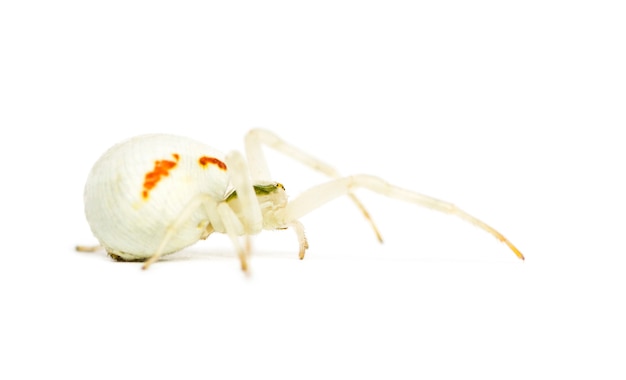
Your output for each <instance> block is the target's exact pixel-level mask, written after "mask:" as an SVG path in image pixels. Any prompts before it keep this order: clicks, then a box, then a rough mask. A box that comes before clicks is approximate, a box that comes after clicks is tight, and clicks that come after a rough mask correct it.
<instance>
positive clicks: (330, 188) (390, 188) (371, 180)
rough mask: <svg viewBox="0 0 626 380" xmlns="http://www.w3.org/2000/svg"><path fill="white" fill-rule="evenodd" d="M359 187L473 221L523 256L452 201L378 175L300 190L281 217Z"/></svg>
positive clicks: (304, 211)
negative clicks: (401, 186)
mask: <svg viewBox="0 0 626 380" xmlns="http://www.w3.org/2000/svg"><path fill="white" fill-rule="evenodd" d="M358 187H362V188H366V189H368V190H371V191H373V192H376V193H379V194H381V195H385V196H387V197H390V198H395V199H398V200H401V201H404V202H409V203H413V204H416V205H419V206H423V207H427V208H430V209H433V210H436V211H439V212H443V213H446V214H451V215H456V216H457V217H459V218H461V219H463V220H465V221H467V222H469V223H472V224H473V225H475V226H477V227H479V228H481V229H483V230H484V231H486V232H488V233H490V234H491V235H493V236H494V237H495V238H496V239H498V240H500V241H501V242H503V243H505V244H506V245H507V246H508V247H509V248H510V249H511V250H512V251H513V252H514V253H515V255H516V256H517V257H518V258H520V259H522V260H524V256H523V255H522V253H521V252H520V251H519V250H518V249H517V248H516V247H515V246H514V245H513V244H512V243H511V242H510V241H509V240H508V239H507V238H505V237H504V236H503V235H502V234H501V233H500V232H498V231H496V230H495V229H494V228H492V227H491V226H489V225H487V224H486V223H485V222H483V221H481V220H479V219H478V218H476V217H474V216H472V215H470V214H468V213H466V212H465V211H463V210H461V209H459V208H458V207H456V206H455V205H453V204H452V203H449V202H445V201H442V200H439V199H436V198H432V197H429V196H426V195H422V194H419V193H416V192H414V191H411V190H406V189H403V188H400V187H398V186H394V185H391V184H389V183H387V182H385V181H384V180H382V179H380V178H378V177H374V176H369V175H355V176H351V177H345V178H340V179H336V180H333V181H330V182H327V183H324V184H321V185H318V186H315V187H313V188H311V189H309V190H307V191H305V192H303V193H302V194H300V196H298V197H297V198H296V199H294V200H293V201H291V202H290V203H289V204H288V205H287V207H286V208H285V209H284V210H283V214H282V218H283V219H284V220H285V221H286V222H287V223H293V222H294V221H297V220H298V219H300V218H301V217H302V216H304V215H306V214H308V213H310V212H311V211H313V210H315V209H317V208H319V207H321V206H323V205H324V204H325V203H327V202H329V201H331V200H333V199H335V198H337V197H340V196H342V195H345V194H349V193H350V192H351V191H352V189H354V188H358Z"/></svg>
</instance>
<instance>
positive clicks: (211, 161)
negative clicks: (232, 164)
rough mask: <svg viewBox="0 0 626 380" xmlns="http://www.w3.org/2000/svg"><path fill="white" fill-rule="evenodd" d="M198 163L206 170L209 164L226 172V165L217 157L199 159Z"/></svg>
mask: <svg viewBox="0 0 626 380" xmlns="http://www.w3.org/2000/svg"><path fill="white" fill-rule="evenodd" d="M198 162H199V163H200V166H202V167H203V168H204V169H206V168H207V167H208V166H209V164H213V165H216V166H217V167H218V168H220V169H221V170H226V164H225V163H223V162H222V161H220V160H218V159H217V158H215V157H207V156H202V157H200V159H198Z"/></svg>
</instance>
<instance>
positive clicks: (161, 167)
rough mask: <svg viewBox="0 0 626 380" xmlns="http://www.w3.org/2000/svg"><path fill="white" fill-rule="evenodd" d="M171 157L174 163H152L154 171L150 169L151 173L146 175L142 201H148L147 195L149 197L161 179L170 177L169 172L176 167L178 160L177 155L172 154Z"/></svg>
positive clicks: (164, 161)
mask: <svg viewBox="0 0 626 380" xmlns="http://www.w3.org/2000/svg"><path fill="white" fill-rule="evenodd" d="M172 157H174V160H175V161H170V160H157V161H154V169H152V171H151V172H148V173H146V176H145V178H144V181H143V191H142V192H141V196H142V197H143V199H148V195H150V190H152V189H154V187H155V186H156V185H157V184H158V183H159V181H161V178H163V177H167V176H168V175H170V171H171V170H172V169H174V168H175V167H176V165H178V160H179V159H180V156H179V155H178V153H172Z"/></svg>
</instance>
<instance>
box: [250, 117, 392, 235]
mask: <svg viewBox="0 0 626 380" xmlns="http://www.w3.org/2000/svg"><path fill="white" fill-rule="evenodd" d="M262 145H267V146H269V147H270V148H272V149H274V150H276V151H277V152H280V153H282V154H284V155H285V156H287V157H289V158H291V159H293V160H296V161H298V162H300V163H301V164H303V165H305V166H308V167H310V168H311V169H314V170H317V171H319V172H321V173H323V174H325V175H327V176H329V177H331V178H340V177H341V175H340V174H339V172H338V171H337V170H335V168H333V167H332V166H330V165H328V164H326V163H325V162H323V161H321V160H319V159H317V158H315V157H313V156H311V155H310V154H308V153H306V152H304V151H302V150H301V149H299V148H297V147H295V146H293V145H291V144H289V143H287V142H286V141H284V140H282V139H281V138H280V137H278V136H277V135H276V134H274V133H272V132H270V131H268V130H265V129H258V128H257V129H253V130H251V131H250V132H248V134H247V135H246V137H245V148H246V155H247V157H248V166H249V168H250V173H251V175H252V179H253V180H254V181H270V180H271V178H272V177H271V175H270V171H269V167H268V165H267V160H266V159H265V155H264V153H263V149H262ZM344 195H348V196H349V197H350V199H351V200H352V202H354V204H355V205H356V206H357V207H358V209H359V210H360V211H361V214H363V217H365V219H366V220H367V221H368V222H369V224H370V226H371V227H372V229H373V230H374V233H375V234H376V238H377V239H378V241H379V242H381V243H382V242H383V238H382V236H381V234H380V232H379V230H378V227H376V224H375V223H374V221H373V220H372V217H371V216H370V213H369V212H368V211H367V209H366V208H365V206H363V203H361V201H360V200H359V199H358V198H357V196H356V195H354V194H353V193H352V191H351V190H349V191H347V192H346V193H344Z"/></svg>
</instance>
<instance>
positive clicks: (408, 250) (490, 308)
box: [0, 0, 626, 379]
mask: <svg viewBox="0 0 626 380" xmlns="http://www.w3.org/2000/svg"><path fill="white" fill-rule="evenodd" d="M216 3H218V2H213V3H211V2H185V1H178V2H165V1H150V2H148V1H145V2H140V1H119V2H118V1H107V2H100V3H99V4H98V5H96V4H94V2H84V1H74V2H72V1H56V2H43V1H42V2H35V1H10V0H9V1H4V2H2V5H0V127H1V129H2V132H1V134H2V135H1V142H0V144H1V146H0V154H1V157H0V158H1V161H0V162H1V165H2V166H1V174H2V176H1V178H2V187H1V190H0V191H1V197H0V200H1V202H2V205H1V206H2V208H1V210H2V222H3V223H2V231H3V232H2V239H1V242H2V246H1V247H2V251H1V255H2V258H1V260H0V295H1V299H0V305H1V306H0V307H1V311H0V377H1V378H6V379H22V378H52V377H59V378H60V377H61V376H62V377H63V378H81V379H85V378H90V379H93V378H96V379H97V378H102V379H113V378H116V379H124V378H180V379H183V378H216V379H217V378H260V377H261V378H285V379H309V378H357V377H359V378H363V377H371V378H428V379H437V378H469V377H476V378H479V377H480V378H498V379H503V378H507V379H510V378H565V377H566V376H573V375H577V376H579V377H581V378H603V379H609V378H624V376H626V370H625V369H624V366H625V364H624V354H626V348H625V343H624V342H626V332H625V328H624V320H625V317H626V312H625V311H624V289H626V281H625V280H624V265H625V263H626V260H625V259H624V253H625V248H624V245H625V242H624V233H625V231H626V228H625V227H626V225H625V224H626V223H625V222H624V212H625V211H626V204H625V202H624V192H625V190H626V185H625V184H624V162H625V160H626V153H624V149H623V146H624V141H625V139H624V137H623V128H624V126H625V122H626V116H625V112H624V111H625V108H624V105H625V104H626V103H625V101H626V93H625V88H626V75H625V72H626V70H625V69H624V68H625V67H626V55H625V46H626V44H625V43H626V27H625V23H624V20H625V19H626V13H625V12H624V10H623V9H622V8H621V7H620V3H621V2H619V1H615V2H611V1H593V2H592V1H574V2H572V1H549V0H548V1H545V0H544V1H524V2H515V3H516V4H513V2H499V1H473V2H464V1H438V2H399V1H385V2H382V1H381V2H375V1H360V2H356V1H355V2H350V1H316V2H309V3H308V4H303V2H293V1H291V2H289V1H284V2H276V1H268V2H261V1H258V2H245V1H244V2H219V3H228V5H223V4H222V5H217V4H216ZM431 3H435V4H431ZM209 4H210V5H209ZM504 4H507V5H504ZM252 127H266V128H270V129H272V130H273V131H275V132H276V133H278V134H279V135H281V136H282V137H283V138H285V139H286V140H288V141H290V142H292V143H294V144H296V145H298V146H300V147H302V148H303V149H305V150H307V151H309V152H311V153H315V154H316V155H318V156H320V157H322V158H323V159H324V160H326V161H327V162H329V163H332V164H333V165H335V166H336V167H337V168H339V169H340V170H341V171H342V172H343V173H358V172H364V173H370V174H375V175H378V176H381V177H383V178H385V179H386V180H388V181H390V182H392V183H395V184H398V185H401V186H403V187H406V188H409V189H414V190H417V191H420V192H423V193H425V194H429V195H433V196H436V197H438V198H441V199H445V200H449V201H452V202H454V203H456V204H457V205H459V206H460V207H461V208H463V209H465V210H466V211H468V212H470V213H473V214H475V215H476V216H478V217H479V218H481V219H483V220H485V221H486V222H488V223H490V224H491V225H493V226H494V227H496V228H498V229H499V230H500V231H501V232H503V233H504V234H505V235H506V236H507V237H508V238H509V239H510V240H511V241H513V242H514V243H515V244H516V245H517V246H518V247H519V248H520V249H521V250H522V252H524V254H525V255H526V257H527V260H526V262H522V261H520V260H517V259H516V258H515V256H514V255H513V254H512V253H511V252H510V251H509V250H508V248H507V247H506V246H505V245H503V244H500V243H499V242H497V241H496V240H495V239H493V238H492V237H491V236H489V235H488V234H486V233H484V232H483V231H480V230H478V229H476V228H474V227H472V226H470V225H468V224H465V223H464V222H462V221H459V220H456V219H455V218H452V217H449V216H445V215H441V214H437V213H434V212H431V211H428V210H424V209H421V208H419V207H415V206H412V205H406V204H402V203H400V202H397V201H393V200H389V199H385V198H382V197H380V196H377V195H373V194H370V193H367V192H359V194H360V195H361V197H362V198H363V200H364V202H365V203H366V204H367V206H368V208H369V210H370V211H371V213H372V215H373V217H374V218H375V220H376V222H377V223H378V225H379V227H380V229H381V231H382V233H383V236H384V238H385V244H383V245H379V244H377V243H376V240H375V238H374V236H373V234H372V233H371V231H369V230H368V228H369V227H368V226H367V224H366V223H365V222H364V221H363V220H362V219H361V217H360V216H359V214H358V212H356V211H355V209H354V207H353V206H352V205H351V204H350V202H349V201H347V200H346V199H338V200H336V201H333V202H332V203H330V204H328V205H327V207H325V208H323V209H320V210H318V211H316V212H315V213H313V214H310V215H309V216H307V217H305V218H303V220H302V221H303V223H304V224H305V226H306V228H307V233H308V237H309V241H310V244H311V248H310V250H309V251H308V255H307V258H306V259H305V260H304V261H299V260H297V258H296V256H297V253H296V251H297V247H296V241H295V237H294V235H293V234H292V233H291V232H290V231H278V232H266V233H263V234H261V235H260V236H257V237H256V238H255V239H254V250H255V255H254V257H253V259H252V262H251V265H252V276H251V278H246V277H245V276H244V275H242V273H241V272H240V271H239V269H238V262H237V260H236V259H235V258H234V255H233V254H232V250H231V246H230V244H229V242H228V240H227V239H226V238H225V237H223V236H212V237H211V238H210V239H209V240H207V241H205V242H201V243H199V244H197V245H195V246H193V247H192V248H190V249H188V250H186V251H184V252H181V253H179V254H176V255H173V256H170V257H168V258H167V259H166V260H163V261H162V262H159V263H157V264H155V265H154V266H153V267H152V268H151V269H150V270H149V271H147V272H142V271H141V270H140V269H139V264H135V263H130V264H123V263H115V262H113V261H112V260H110V259H109V258H108V257H107V256H106V255H105V254H104V253H102V252H101V253H94V254H85V253H77V252H74V250H73V247H74V245H75V244H77V243H82V244H93V243H95V239H94V238H93V237H92V235H91V232H90V230H89V226H88V225H87V223H86V221H85V219H84V216H83V211H82V208H83V206H82V190H83V184H84V181H85V179H86V176H87V173H88V172H89V169H90V167H91V165H92V163H93V162H94V161H95V160H96V159H97V158H98V157H99V155H100V154H101V153H102V152H104V150H106V149H107V148H108V147H109V146H111V145H112V144H114V143H116V142H118V141H120V140H123V139H125V138H128V137H130V136H133V135H136V134H140V133H148V132H169V133H177V134H182V135H187V136H191V137H194V138H197V139H199V140H202V141H204V142H206V143H207V144H209V145H212V146H215V147H218V148H220V149H222V150H225V151H228V150H230V149H241V148H242V141H243V136H244V134H245V132H246V131H247V130H248V129H250V128H252ZM270 160H271V162H272V168H273V174H274V175H275V177H276V179H277V180H279V181H281V182H282V183H283V184H284V185H285V186H286V188H287V190H288V191H289V192H290V194H291V195H292V196H296V195H297V193H298V192H299V191H301V190H302V189H305V188H307V187H308V186H311V185H312V184H315V183H318V182H320V181H322V180H323V178H322V177H321V176H319V175H318V174H316V173H313V172H311V171H310V170H308V169H305V168H302V167H300V166H298V165H297V164H294V163H291V162H288V161H286V160H285V159H283V158H282V157H280V156H278V155H274V154H271V155H270Z"/></svg>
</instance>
